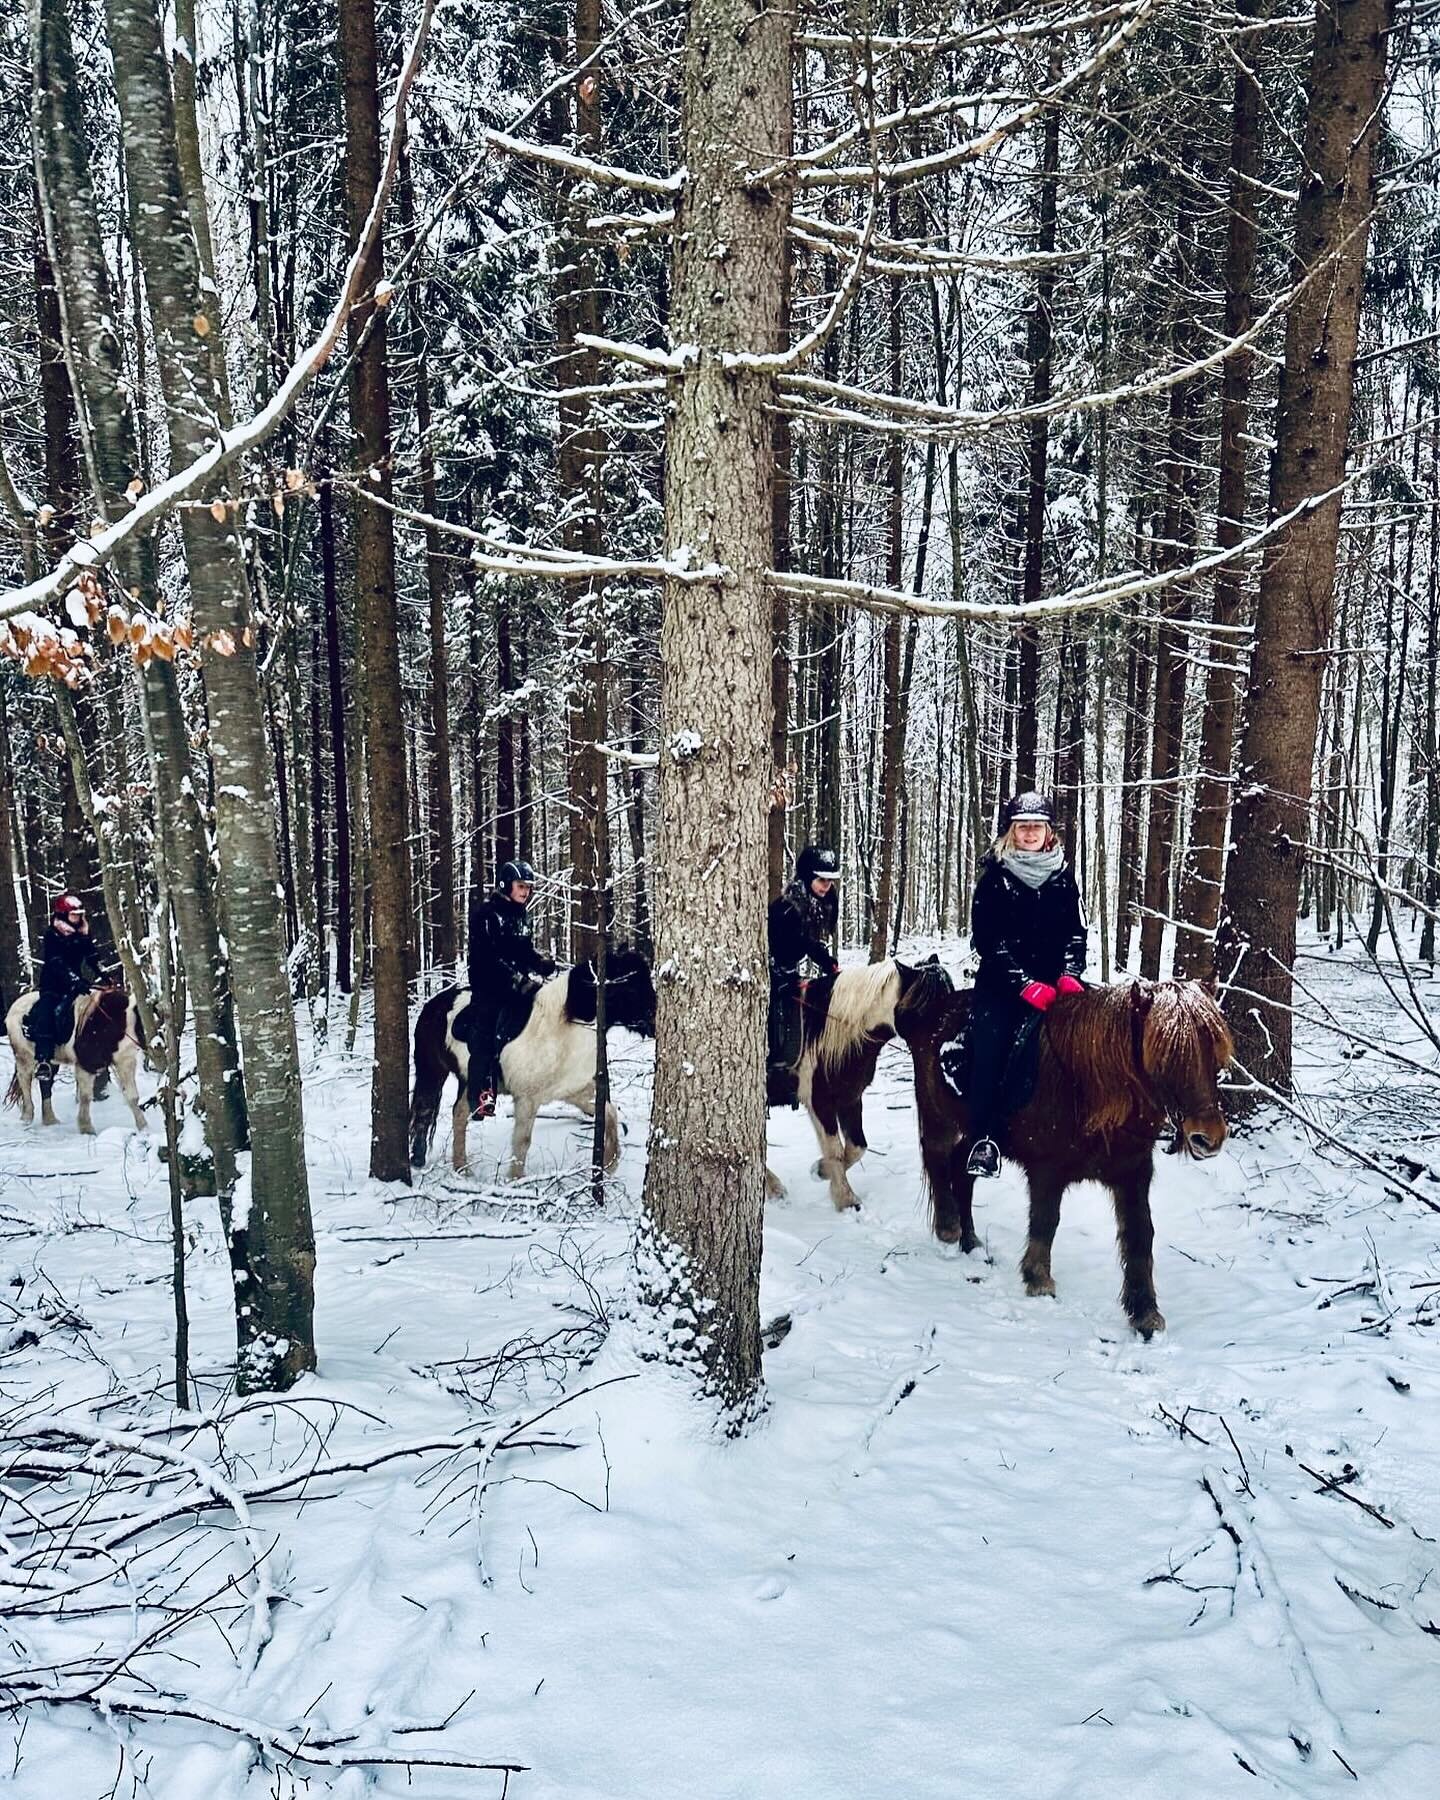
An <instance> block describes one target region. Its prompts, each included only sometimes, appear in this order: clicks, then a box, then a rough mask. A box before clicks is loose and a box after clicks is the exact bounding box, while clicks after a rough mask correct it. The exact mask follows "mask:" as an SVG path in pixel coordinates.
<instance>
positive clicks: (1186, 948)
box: [1175, 0, 1260, 978]
mask: <svg viewBox="0 0 1440 1800" xmlns="http://www.w3.org/2000/svg"><path fill="white" fill-rule="evenodd" d="M1254 10H1255V0H1239V4H1238V5H1237V7H1236V11H1237V13H1238V14H1239V15H1240V16H1241V17H1242V18H1249V17H1252V16H1253V15H1254ZM1252 42H1253V40H1252ZM1259 166H1260V84H1259V82H1258V81H1257V80H1256V79H1255V76H1254V73H1253V72H1252V70H1251V68H1250V66H1249V62H1248V61H1246V60H1244V59H1241V60H1240V61H1239V62H1238V65H1237V72H1236V76H1235V107H1234V121H1233V124H1232V127H1231V133H1230V189H1229V230H1228V236H1227V239H1226V245H1225V336H1226V337H1227V338H1229V339H1234V338H1237V337H1240V336H1241V335H1242V334H1243V333H1245V332H1246V331H1248V330H1249V329H1250V325H1251V322H1252V320H1253V318H1254V313H1255V292H1254V290H1255V243H1256V223H1255V215H1256V205H1255V201H1256V192H1255V185H1254V183H1255V176H1256V175H1257V173H1258V171H1259ZM1253 362H1254V353H1253V352H1252V351H1251V350H1249V349H1248V348H1247V349H1244V350H1236V351H1234V352H1233V353H1232V354H1231V355H1230V356H1228V357H1226V359H1225V366H1224V372H1223V374H1222V376H1221V386H1220V495H1219V501H1218V504H1217V508H1216V511H1217V519H1216V540H1217V542H1218V543H1219V544H1220V546H1221V548H1222V549H1227V550H1228V549H1230V548H1232V547H1233V546H1234V545H1236V544H1238V543H1239V542H1240V541H1241V539H1242V538H1243V536H1244V533H1245V509H1246V503H1247V494H1246V479H1245V475H1246V457H1247V451H1246V443H1245V439H1246V434H1247V433H1248V431H1249V429H1250V370H1251V366H1252V364H1253ZM1244 592H1245V571H1244V569H1243V568H1242V567H1241V566H1240V564H1239V563H1227V564H1226V565H1225V567H1223V568H1222V569H1221V570H1220V571H1219V573H1218V574H1217V575H1216V577H1215V601H1214V613H1213V617H1214V621H1215V623H1216V624H1217V625H1234V624H1237V623H1238V622H1239V618H1240V610H1241V606H1242V604H1243V601H1244ZM1208 655H1209V662H1210V666H1209V668H1208V669H1207V671H1206V675H1205V714H1204V718H1203V720H1202V723H1201V728H1200V768H1199V773H1198V776H1197V779H1196V786H1195V805H1194V811H1193V814H1192V817H1191V824H1190V842H1189V846H1188V848H1187V849H1186V852H1185V861H1184V866H1183V869H1182V872H1181V879H1180V901H1179V905H1178V906H1177V908H1176V912H1177V915H1178V917H1179V919H1180V929H1178V930H1177V931H1176V934H1175V973H1176V975H1177V976H1180V977H1182V978H1183V977H1186V976H1192V977H1195V976H1207V975H1212V974H1213V973H1214V970H1215V943H1214V934H1215V921H1216V919H1217V918H1218V917H1219V913H1220V881H1221V877H1222V875H1223V873H1224V859H1225V833H1226V828H1227V826H1228V825H1229V821H1230V765H1231V762H1232V760H1233V756H1234V740H1235V677H1236V665H1235V661H1234V658H1235V655H1236V652H1235V648H1234V644H1233V641H1232V640H1231V639H1230V638H1229V637H1228V636H1227V635H1226V634H1223V633H1221V634H1217V635H1216V636H1215V637H1214V638H1212V640H1211V642H1210V646H1209V651H1208Z"/></svg>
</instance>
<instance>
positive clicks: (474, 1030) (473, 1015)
mask: <svg viewBox="0 0 1440 1800" xmlns="http://www.w3.org/2000/svg"><path fill="white" fill-rule="evenodd" d="M503 1006H504V997H503V996H502V995H499V994H496V993H494V992H490V993H477V994H472V995H471V998H470V1005H469V1008H468V1010H467V1011H466V1014H465V1044H466V1048H467V1050H468V1051H469V1057H470V1062H469V1067H468V1069H467V1071H466V1076H465V1098H466V1100H467V1101H468V1102H469V1104H470V1108H471V1111H472V1112H473V1111H474V1108H475V1105H476V1102H477V1101H478V1100H479V1098H480V1096H481V1094H483V1093H485V1092H486V1091H487V1089H488V1091H489V1092H490V1093H492V1094H493V1093H496V1092H497V1091H498V1090H499V1087H500V1043H499V1037H500V1014H501V1011H502V1010H503Z"/></svg>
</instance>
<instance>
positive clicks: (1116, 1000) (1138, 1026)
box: [895, 970, 1232, 1338]
mask: <svg viewBox="0 0 1440 1800" xmlns="http://www.w3.org/2000/svg"><path fill="white" fill-rule="evenodd" d="M969 1009H970V995H969V994H968V993H956V992H955V991H954V989H953V987H952V986H951V983H950V979H949V977H948V976H947V975H946V974H945V973H944V971H943V970H935V971H933V972H932V973H929V974H927V975H926V976H925V978H924V980H923V982H922V983H921V984H918V985H917V986H916V987H915V988H914V989H912V991H911V993H910V994H909V995H907V997H906V1004H905V1005H903V1006H900V1007H897V1008H896V1011H895V1027H896V1030H897V1031H898V1032H899V1033H900V1035H901V1037H903V1038H904V1039H905V1041H906V1043H907V1044H909V1046H910V1052H911V1055H912V1056H913V1058H914V1061H915V1097H916V1102H917V1108H918V1111H919V1115H920V1149H921V1154H922V1156H923V1159H924V1163H925V1180H926V1184H927V1186H928V1188H929V1191H930V1204H931V1217H932V1221H933V1223H934V1227H935V1235H936V1236H937V1237H938V1238H939V1239H940V1240H941V1241H942V1242H943V1243H947V1244H953V1243H958V1244H959V1245H960V1247H961V1249H962V1250H973V1249H974V1248H975V1245H976V1242H977V1239H976V1236H975V1219H974V1214H973V1211H972V1204H971V1202H972V1189H973V1187H974V1178H973V1177H972V1176H969V1175H967V1174H966V1173H965V1162H966V1158H967V1156H968V1154H969V1149H970V1143H969V1117H968V1111H967V1108H966V1105H965V1102H964V1101H963V1100H962V1099H960V1098H959V1096H958V1095H957V1094H956V1093H955V1091H954V1089H953V1088H952V1087H951V1086H950V1084H949V1083H948V1082H947V1081H946V1080H945V1078H944V1076H943V1075H942V1074H941V1072H940V1048H941V1046H942V1045H943V1044H946V1043H949V1042H951V1041H952V1040H954V1039H955V1038H958V1037H959V1036H960V1035H961V1034H962V1032H963V1030H964V1028H965V1024H966V1022H967V1019H968V1015H969ZM1231 1048H1232V1047H1231V1043H1230V1034H1229V1032H1228V1031H1227V1030H1226V1028H1225V1021H1224V1019H1223V1017H1222V1016H1221V1013H1220V1009H1219V1007H1218V1006H1217V1005H1216V1004H1215V1001H1214V998H1213V997H1212V995H1211V994H1210V993H1209V992H1208V991H1207V989H1206V988H1205V987H1203V986H1202V985H1201V984H1200V983H1199V982H1197V981H1160V982H1148V981H1136V982H1130V983H1127V984H1126V985H1125V986H1123V987H1096V988H1088V989H1087V990H1086V991H1085V992H1084V993H1083V994H1075V995H1069V996H1065V997H1063V998H1061V999H1059V1000H1057V1001H1056V1002H1055V1004H1054V1005H1053V1006H1052V1007H1051V1008H1050V1010H1049V1012H1048V1013H1046V1015H1045V1017H1044V1021H1043V1023H1042V1025H1041V1028H1040V1041H1039V1050H1038V1067H1037V1070H1036V1077H1035V1087H1034V1091H1033V1093H1032V1094H1031V1096H1030V1098H1029V1099H1028V1100H1026V1101H1025V1103H1024V1104H1023V1105H1022V1106H1021V1107H1019V1109H1018V1110H1017V1111H1015V1112H1014V1113H1013V1114H1012V1115H1011V1117H1010V1119H1009V1121H1008V1123H1007V1125H1006V1127H1005V1130H1004V1132H1003V1133H1002V1135H1001V1138H1000V1148H1001V1150H1002V1151H1003V1153H1004V1154H1005V1155H1006V1156H1007V1157H1008V1158H1009V1159H1010V1160H1011V1161H1012V1162H1017V1163H1019V1164H1020V1166H1021V1168H1023V1169H1024V1171H1025V1176H1026V1180H1027V1181H1028V1183H1029V1187H1030V1237H1029V1242H1028V1243H1027V1244H1026V1246H1025V1254H1024V1256H1023V1257H1022V1258H1021V1262H1020V1273H1021V1275H1022V1276H1023V1277H1024V1280H1025V1291H1026V1292H1027V1293H1029V1294H1053V1293H1054V1292H1055V1282H1054V1279H1053V1278H1052V1276H1051V1273H1050V1246H1051V1244H1052V1242H1053V1241H1054V1237H1055V1228H1056V1226H1057V1225H1058V1224H1059V1222H1060V1201H1061V1197H1062V1196H1063V1194H1064V1192H1065V1190H1066V1188H1068V1187H1069V1186H1070V1185H1071V1184H1072V1183H1073V1182H1077V1181H1098V1182H1101V1183H1102V1184H1103V1185H1104V1186H1105V1187H1107V1188H1109V1190H1110V1193H1111V1197H1112V1198H1113V1200H1114V1202H1115V1219H1116V1225H1117V1233H1118V1237H1119V1245H1120V1264H1121V1267H1122V1269H1123V1271H1124V1284H1123V1286H1122V1288H1121V1295H1120V1297H1121V1300H1122V1302H1123V1304H1124V1307H1125V1311H1126V1313H1127V1314H1128V1315H1129V1318H1130V1323H1131V1324H1132V1325H1133V1326H1134V1327H1135V1329H1136V1331H1138V1332H1140V1334H1141V1335H1142V1336H1143V1337H1146V1338H1149V1337H1150V1336H1151V1335H1152V1334H1153V1333H1155V1332H1157V1331H1163V1330H1164V1329H1165V1320H1164V1318H1163V1317H1162V1316H1161V1313H1160V1309H1159V1307H1158V1306H1157V1305H1156V1304H1155V1274H1154V1263H1153V1256H1152V1246H1153V1242H1154V1235H1155V1234H1154V1227H1153V1225H1152V1223H1151V1219H1150V1182H1151V1179H1152V1177H1153V1175H1154V1163H1155V1146H1156V1144H1157V1143H1158V1142H1159V1140H1160V1139H1161V1137H1162V1136H1163V1135H1164V1134H1165V1130H1166V1124H1167V1121H1168V1123H1169V1125H1170V1127H1171V1130H1172V1133H1173V1135H1172V1141H1171V1143H1170V1146H1169V1148H1170V1149H1171V1150H1172V1151H1173V1152H1176V1153H1178V1154H1182V1155H1186V1156H1191V1157H1194V1158H1195V1159H1196V1160H1197V1161H1203V1160H1204V1159H1205V1158H1207V1157H1211V1156H1214V1155H1215V1153H1216V1152H1217V1151H1218V1150H1219V1149H1220V1146H1221V1145H1222V1144H1223V1143H1224V1142H1225V1130H1226V1128H1225V1117H1224V1114H1223V1113H1222V1112H1221V1110H1220V1099H1219V1093H1218V1077H1219V1073H1220V1071H1221V1069H1223V1068H1224V1067H1225V1065H1226V1063H1228V1062H1229V1060H1230V1056H1231Z"/></svg>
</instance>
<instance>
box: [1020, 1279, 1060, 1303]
mask: <svg viewBox="0 0 1440 1800" xmlns="http://www.w3.org/2000/svg"><path fill="white" fill-rule="evenodd" d="M1025 1292H1026V1293H1027V1294H1028V1295H1029V1296H1030V1298H1031V1299H1032V1300H1053V1299H1054V1298H1055V1277H1054V1276H1053V1275H1027V1276H1026V1277H1025Z"/></svg>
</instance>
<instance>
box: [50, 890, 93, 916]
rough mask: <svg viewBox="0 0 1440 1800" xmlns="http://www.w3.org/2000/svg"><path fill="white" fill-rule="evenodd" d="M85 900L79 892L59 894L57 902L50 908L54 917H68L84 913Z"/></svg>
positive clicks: (56, 897)
mask: <svg viewBox="0 0 1440 1800" xmlns="http://www.w3.org/2000/svg"><path fill="white" fill-rule="evenodd" d="M84 910H85V902H84V901H83V900H82V899H80V897H79V895H77V894H57V895H56V896H55V904H54V905H53V906H52V907H51V908H50V917H51V918H52V919H68V918H70V917H72V915H73V914H75V913H83V912H84Z"/></svg>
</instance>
